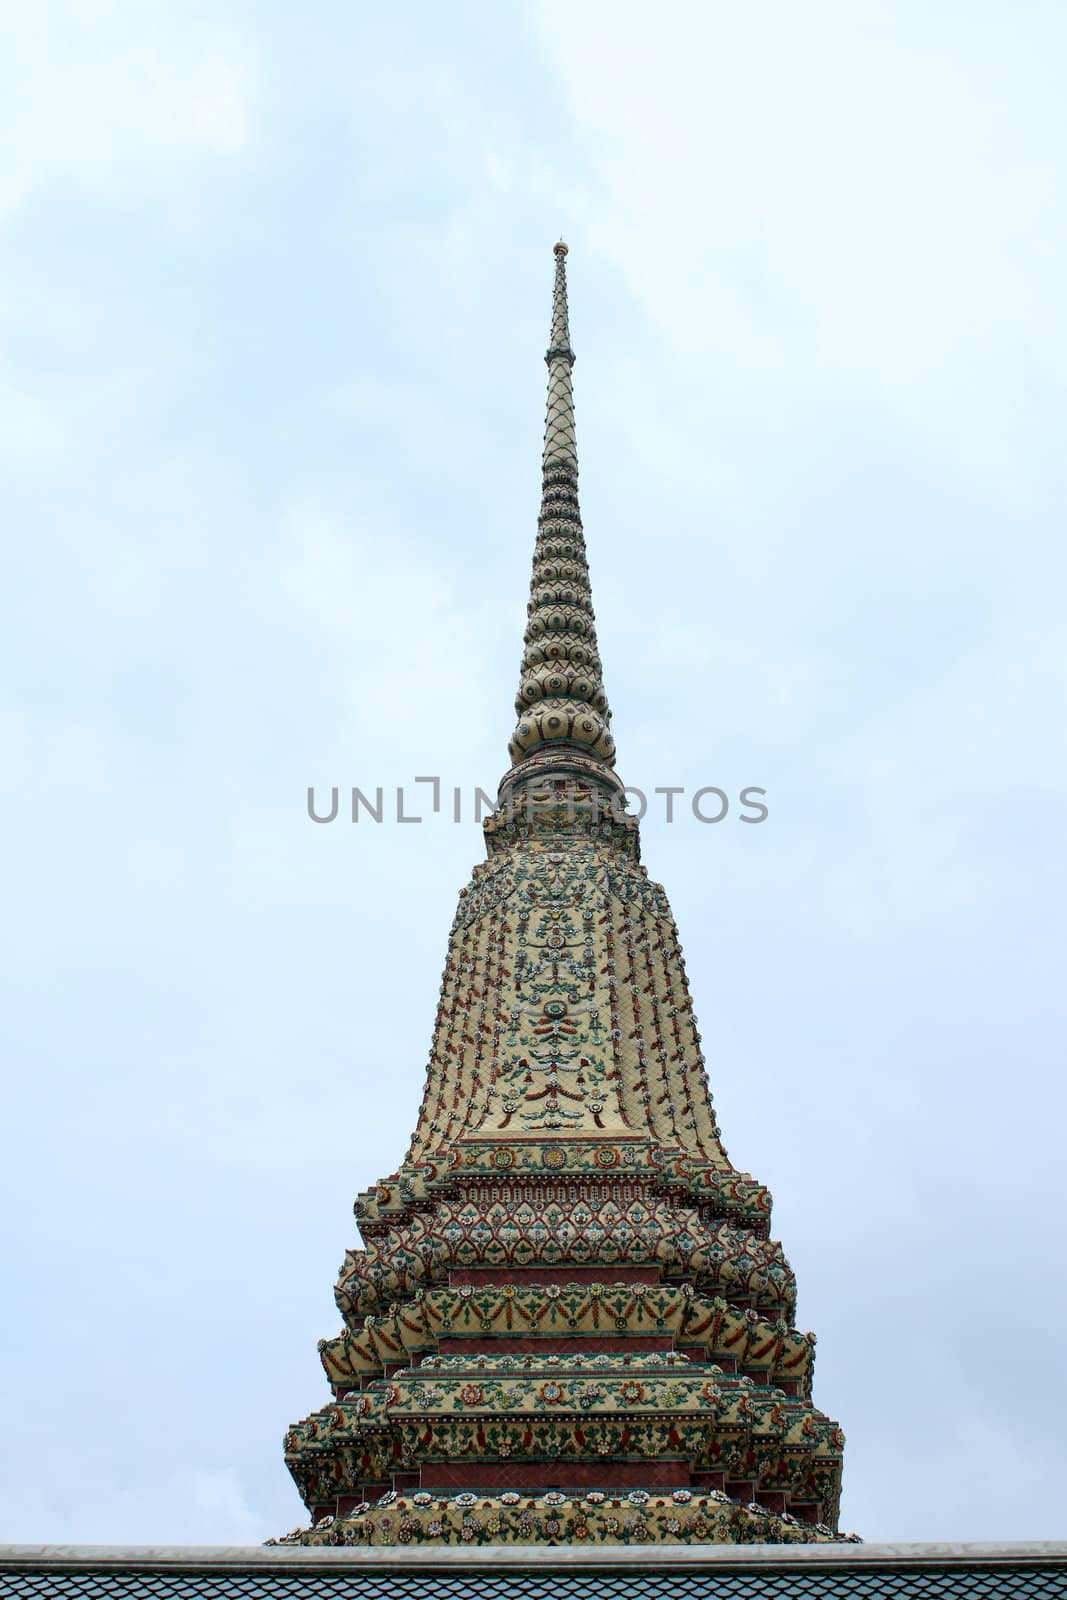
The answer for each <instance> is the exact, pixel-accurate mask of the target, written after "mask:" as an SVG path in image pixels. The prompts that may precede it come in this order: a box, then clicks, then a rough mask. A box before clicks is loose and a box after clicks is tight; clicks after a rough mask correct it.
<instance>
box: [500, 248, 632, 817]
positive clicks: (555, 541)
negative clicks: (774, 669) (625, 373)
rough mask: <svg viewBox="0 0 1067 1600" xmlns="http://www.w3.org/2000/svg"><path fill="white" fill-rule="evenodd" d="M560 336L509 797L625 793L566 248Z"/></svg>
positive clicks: (555, 324)
mask: <svg viewBox="0 0 1067 1600" xmlns="http://www.w3.org/2000/svg"><path fill="white" fill-rule="evenodd" d="M552 249H553V254H554V255H555V257H556V274H555V281H554V283H553V286H552V331H551V333H550V335H549V346H548V350H547V352H546V354H545V361H546V363H547V365H548V406H547V410H546V414H545V448H544V456H543V461H542V470H543V479H542V491H541V515H540V516H539V517H538V519H537V545H536V547H535V549H534V565H533V577H532V579H531V583H530V603H529V605H528V606H527V608H526V609H527V615H528V618H529V620H528V622H527V625H526V634H525V640H524V642H525V645H526V650H525V653H524V655H523V658H522V677H521V681H520V683H519V693H518V697H517V699H516V701H515V709H516V711H517V712H518V713H519V723H518V726H517V727H516V729H515V732H514V734H513V735H512V738H511V743H510V745H509V746H508V752H509V754H510V756H511V759H512V762H513V766H512V768H511V771H510V772H509V773H508V775H507V777H506V778H505V779H504V783H503V785H502V788H505V787H508V786H510V785H512V784H514V783H516V782H520V781H522V780H524V779H526V778H528V777H529V778H533V779H539V778H542V777H544V776H546V775H548V774H553V773H560V772H562V773H571V774H574V773H577V774H580V775H583V776H586V777H590V778H593V779H595V780H596V781H598V782H599V783H601V784H603V785H606V786H607V787H608V788H609V789H619V788H621V781H620V780H619V779H618V778H617V777H616V776H615V774H614V773H613V772H612V770H611V769H612V767H613V766H614V764H615V741H614V740H613V739H612V737H611V732H610V724H611V712H610V711H609V710H608V699H607V695H606V694H605V693H604V683H603V679H602V677H601V665H600V657H599V655H598V654H597V642H596V624H595V622H594V618H593V603H592V597H591V595H590V591H589V568H588V566H587V564H586V559H585V535H584V534H583V532H582V518H581V513H580V512H579V509H578V443H577V437H576V434H575V429H574V394H573V390H572V387H571V370H572V368H573V366H574V351H573V350H572V349H571V336H570V327H569V324H568V315H567V268H566V257H567V246H566V245H565V244H564V242H563V240H562V239H560V241H559V243H558V244H555V245H553V247H552Z"/></svg>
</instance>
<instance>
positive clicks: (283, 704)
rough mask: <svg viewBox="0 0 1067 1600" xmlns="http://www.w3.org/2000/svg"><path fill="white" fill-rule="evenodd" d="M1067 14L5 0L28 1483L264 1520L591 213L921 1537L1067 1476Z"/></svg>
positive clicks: (387, 1110) (622, 725) (722, 1091)
mask: <svg viewBox="0 0 1067 1600" xmlns="http://www.w3.org/2000/svg"><path fill="white" fill-rule="evenodd" d="M1065 54H1067V17H1065V14H1064V12H1063V8H1062V7H1061V6H1058V5H1053V4H1047V5H1046V4H1041V3H1039V0H1022V3H1020V4H1016V5H1013V6H1007V5H995V4H975V3H969V4H967V5H963V4H956V3H952V0H946V3H943V4H941V5H938V6H935V7H931V6H929V5H928V4H920V3H918V0H914V3H912V0H897V3H893V4H889V3H886V4H876V3H866V0H859V3H856V0H849V3H845V0H842V3H839V4H835V3H831V0H814V3H811V4H807V5H804V6H796V5H787V4H785V3H770V4H768V5H765V6H763V7H760V8H756V9H753V8H749V10H748V11H747V12H742V13H739V11H738V8H737V7H736V6H733V5H726V4H718V3H709V4H699V5H698V4H695V3H694V4H670V3H666V4H660V5H658V6H656V7H653V8H650V7H648V6H647V5H636V4H629V3H626V0H613V3H612V4H610V5H608V4H600V3H592V0H571V3H569V4H563V3H562V0H545V3H541V4H530V5H505V4H499V5H494V4H489V3H483V4H475V5H460V6H448V7H439V6H432V5H428V4H419V5H411V6H406V7H391V8H371V7H368V6H366V5H362V4H358V5H352V4H340V3H337V4H329V3H325V0H324V3H321V4H318V5H316V6H314V7H312V8H303V11H302V14H301V15H299V16H298V15H297V14H296V11H295V10H294V8H292V7H283V6H276V5H272V4H267V3H263V4H258V5H257V4H252V3H244V4H242V3H239V0H215V3H212V4H203V3H201V4H188V3H183V4H182V5H178V4H176V3H172V0H166V3H158V4H153V3H149V0H137V3H134V0H129V3H126V4H122V3H119V0H115V3H107V0H83V3H81V4H76V3H73V0H71V3H68V4H59V3H52V0H36V3H35V4H33V5H32V6H28V5H24V4H20V3H15V0H9V3H7V4H0V135H2V145H3V149H4V152H5V156H4V161H3V170H2V171H0V475H2V480H3V483H2V503H3V523H4V544H5V556H6V558H7V559H6V561H5V566H6V567H7V569H8V574H9V575H8V577H7V581H6V583H5V585H4V593H5V600H6V612H7V615H6V619H5V625H4V629H3V636H2V637H3V646H2V648H3V652H4V667H5V671H4V674H3V691H2V696H0V719H2V746H0V747H2V749H3V754H4V768H5V799H6V817H7V821H6V826H5V828H4V832H3V849H4V855H5V860H4V863H3V878H4V883H5V900H6V903H7V906H8V919H7V926H8V935H9V937H8V941H7V954H6V959H5V961H4V964H3V988H4V994H3V1014H4V1018H5V1034H6V1048H5V1052H4V1054H5V1057H6V1068H7V1072H6V1076H7V1082H8V1087H7V1089H6V1091H5V1111H6V1116H5V1119H4V1122H5V1141H4V1142H5V1159H4V1164H3V1165H4V1185H5V1188H6V1189H7V1190H8V1191H9V1194H8V1198H7V1201H6V1208H7V1214H8V1218H9V1222H10V1223H11V1224H12V1226H11V1228H10V1229H9V1236H10V1237H9V1247H8V1248H9V1254H8V1258H7V1261H6V1263H5V1265H4V1276H3V1282H4V1285H5V1290H6V1291H7V1292H6V1295H5V1299H6V1303H7V1309H6V1314H5V1316H4V1319H3V1328H2V1336H0V1337H2V1341H3V1349H2V1353H0V1376H2V1381H3V1384H4V1387H5V1389H6V1391H7V1392H6V1394H5V1396H4V1400H3V1416H4V1419H5V1433H4V1448H3V1451H2V1452H0V1508H2V1510H0V1538H7V1539H15V1540H39V1539H48V1540H73V1541H117V1540H129V1541H148V1540H158V1541H165V1542H194V1541H200V1542H222V1541H249V1542H252V1541H257V1540H260V1539H262V1538H265V1537H267V1536H268V1535H269V1534H272V1533H279V1532H284V1531H285V1530H286V1529H288V1528H289V1527H291V1526H293V1525H294V1524H295V1523H296V1522H297V1521H298V1520H299V1515H300V1513H299V1505H298V1502H297V1499H296V1495H295V1492H294V1491H293V1490H292V1488H291V1487H290V1484H289V1481H288V1477H287V1474H286V1473H285V1469H284V1467H283V1464H282V1458H281V1437H282V1433H283V1431H284V1429H285V1427H286V1425H287V1424H288V1423H289V1422H290V1421H291V1420H293V1419H294V1418H296V1417H298V1416H301V1415H304V1414H306V1412H307V1411H308V1410H310V1409H312V1408H313V1407H314V1406H316V1405H318V1404H319V1403H320V1402H321V1400H322V1399H323V1397H324V1393H325V1391H324V1385H323V1380H322V1377H321V1372H320V1368H319V1364H318V1359H317V1355H316V1350H315V1343H316V1340H317V1339H318V1338H319V1337H320V1336H327V1335H331V1334H332V1333H334V1332H335V1331H336V1327H337V1315H336V1312H335V1310H334V1308H333V1303H332V1285H333V1281H334V1277H335V1274H336V1269H337V1266H338V1263H339V1261H340V1259H341V1254H342V1251H343V1249H344V1247H345V1246H346V1245H350V1244H352V1243H354V1242H355V1229H354V1224H353V1222H352V1218H351V1212H350V1207H351V1202H352V1199H353V1197H354V1195H355V1193H356V1191H357V1190H358V1189H359V1188H361V1187H364V1186H365V1185H366V1184H367V1183H368V1182H370V1181H372V1180H373V1179H375V1178H376V1177H378V1176H379V1175H380V1174H382V1173H384V1172H386V1171H388V1170H391V1169H392V1168H393V1166H394V1165H395V1164H396V1162H397V1161H398V1160H399V1158H400V1157H401V1156H402V1154H403V1151H404V1148H405V1145H406V1142H407V1138H408V1135H409V1133H410V1129H411V1125H412V1122H413V1118H414V1115H415V1111H416V1108H417V1105H418V1102H419V1098H420V1095H421V1086H422V1077H423V1070H424V1063H425V1059H426V1054H427V1050H428V1046H429V1041H430V1028H431V1024H432V1019H433V1014H434V1008H435V1002H436V995H437V987H438V982H439V975H440V970H441V967H442V964H443V959H444V953H445V941H446V936H447V931H448V926H449V923H450V921H451V917H452V913H453V908H454V903H455V896H456V893H457V891H458V889H459V887H460V886H461V884H462V883H463V882H464V881H465V880H466V877H467V875H468V873H469V870H470V867H471V866H472V864H473V863H474V861H475V860H477V859H478V858H479V857H480V855H481V849H482V847H481V842H480V838H479V835H478V833H477V830H476V829H475V828H473V826H468V827H453V826H449V825H447V824H446V823H444V822H443V821H440V820H438V821H436V822H432V823H427V824H425V825H423V826H422V827H418V828H398V827H396V826H393V827H385V826H383V827H381V828H378V829H373V828H370V827H366V826H363V825H361V826H360V827H359V828H358V829H357V828H353V827H352V826H351V825H347V826H346V825H343V824H340V823H339V824H337V825H335V826H333V827H330V828H316V827H314V826H313V825H312V824H311V823H310V822H309V821H308V820H307V817H306V814H305V790H306V786H307V785H308V784H309V783H315V784H317V785H319V786H322V787H324V788H326V787H328V786H329V785H330V784H333V783H338V784H342V785H347V784H353V783H358V784H362V785H363V786H364V787H366V786H373V785H375V784H377V783H383V784H388V783H392V782H399V781H403V780H409V779H410V778H411V777H413V776H414V775H415V774H416V773H439V774H441V775H442V777H443V779H444V781H445V782H446V783H449V784H452V783H455V784H461V785H463V786H464V787H465V788H466V789H468V790H469V789H471V788H473V786H474V785H475V784H481V785H483V786H484V787H487V788H489V787H492V786H493V785H495V783H496V781H497V779H498V778H499V776H500V774H501V772H502V770H503V768H504V765H505V762H506V754H505V745H506V740H507V737H508V734H509V732H510V728H511V723H512V710H511V702H512V698H513V694H514V689H515V684H516V680H517V668H518V660H519V654H520V647H521V646H520V641H521V631H522V618H523V614H524V608H525V591H526V584H527V578H528V567H529V557H530V550H531V547H532V540H533V533H534V522H535V516H536V510H537V494H538V468H539V449H540V436H541V428H542V408H543V390H544V366H543V363H542V360H541V358H542V355H543V351H544V346H545V342H546V335H547V326H548V302H549V288H550V280H551V270H552V257H551V248H550V247H551V244H552V242H553V241H554V240H555V239H556V238H557V237H558V236H559V235H560V234H561V233H562V234H564V235H565V236H566V237H567V239H568V241H569V243H570V246H571V255H570V261H569V265H570V280H571V310H572V333H573V340H574V344H575V348H576V349H577V352H578V365H577V368H576V373H575V387H576V396H577V404H578V422H579V447H580V453H581V459H582V494H583V513H584V517H585V522H586V529H587V537H588V541H589V548H590V560H591V565H592V572H593V586H594V596H595V599H596V603H597V609H598V617H599V623H600V638H601V652H602V655H603V658H604V663H605V674H606V681H607V687H608V691H609V694H610V697H611V702H612V706H613V709H614V712H615V732H616V735H617V740H618V746H619V751H620V758H619V762H620V770H621V771H622V773H623V775H624V776H625V777H626V778H627V780H628V781H630V782H632V783H637V784H642V785H644V786H646V787H651V786H652V785H654V784H666V783H672V782H673V783H681V784H686V785H688V787H689V788H690V789H693V788H696V787H698V786H699V785H701V784H712V783H715V784H721V785H722V786H723V787H725V788H727V789H728V790H730V791H731V792H733V791H736V790H737V789H739V788H740V787H741V786H742V785H744V784H747V783H751V784H760V785H762V786H764V787H765V788H766V789H767V790H768V792H769V803H770V806H771V815H770V818H769V820H768V822H767V823H766V824H765V825H764V826H763V827H760V828H745V827H742V826H740V825H735V824H734V823H733V822H732V820H731V821H728V822H726V823H724V824H722V825H721V826H720V827H718V828H702V827H699V826H698V825H696V824H694V823H692V822H688V823H686V824H679V825H676V826H675V827H673V828H668V827H666V826H665V825H664V824H663V822H662V821H661V820H650V821H649V822H648V824H646V828H645V860H646V862H647V864H648V866H649V868H650V870H651V871H652V873H653V875H654V876H656V877H658V878H660V879H662V881H663V882H664V883H665V885H666V887H667V890H668V893H669V895H670V898H671V901H672V904H673V906H674V910H675V913H676V916H677V918H678V922H679V926H680V929H681V934H682V939H683V942H684V945H685V948H686V952H687V960H688V965H689V971H690V975H691V979H692V982H693V988H694V992H695V997H696V1000H697V1005H698V1014H699V1016H700V1019H701V1026H702V1031H703V1034H704V1038H705V1046H706V1049H707V1053H708V1056H709V1063H710V1071H711V1076H712V1086H713V1089H714V1092H715V1095H716V1099H717V1102H718V1106H719V1111H720V1116H721V1120H722V1123H723V1127H724V1131H725V1136H726V1141H727V1145H728V1147H729V1149H730V1152H731V1155H732V1156H733V1157H734V1159H735V1160H736V1161H737V1162H738V1164H739V1165H741V1166H743V1167H745V1168H747V1169H749V1170H751V1171H752V1172H754V1173H755V1174H756V1175H757V1176H758V1177H759V1178H760V1179H762V1180H763V1181H765V1182H766V1183H767V1184H769V1186H770V1187H771V1189H772V1191H773V1193H774V1195H775V1197H776V1229H777V1232H778V1233H779V1235H780V1237H781V1238H782V1239H783V1241H784V1243H785V1246H786V1250H787V1252H788V1254H789V1256H790V1258H791V1260H792V1263H793V1265H794V1267H795V1269H796V1271H797V1273H798V1277H799V1282H800V1314H799V1315H800V1322H801V1325H802V1326H804V1327H809V1326H810V1327H813V1328H815V1329H816V1330H817V1332H818V1334H819V1338H820V1344H819V1363H818V1372H817V1380H816V1381H817V1388H816V1398H817V1400H818V1402H819V1403H820V1404H821V1405H822V1407H823V1408H824V1409H825V1410H827V1411H828V1412H830V1413H831V1414H833V1415H834V1416H837V1417H838V1418H840V1420H841V1422H842V1424H843V1426H844V1428H845V1431H846V1433H847V1435H848V1441H849V1442H848V1446H847V1450H846V1470H845V1511H844V1522H845V1525H846V1526H848V1527H854V1528H856V1529H857V1530H858V1531H859V1532H861V1533H862V1534H863V1535H864V1536H865V1537H867V1538H868V1539H933V1538H947V1539H957V1538H963V1539H967V1538H970V1539H980V1538H994V1537H1002V1538H1012V1537H1016V1538H1025V1537H1032V1536H1033V1537H1036V1536H1043V1537H1055V1536H1057V1535H1062V1533H1063V1511H1062V1496H1061V1488H1060V1486H1061V1484H1062V1480H1063V1474H1064V1469H1065V1466H1067V1462H1065V1460H1064V1457H1063V1437H1064V1422H1065V1416H1064V1410H1065V1407H1064V1399H1063V1396H1064V1376H1065V1375H1064V1370H1063V1369H1064V1360H1063V1356H1062V1353H1061V1351H1060V1348H1059V1339H1058V1329H1059V1327H1060V1325H1061V1324H1062V1322H1063V1320H1064V1316H1065V1314H1067V1291H1065V1286H1064V1272H1063V1239H1062V1231H1063V1203H1062V1195H1061V1182H1060V1180H1059V1179H1057V1178H1056V1176H1055V1174H1056V1172H1057V1171H1061V1170H1062V1143H1063V1133H1062V1124H1063V1115H1064V1106H1065V1101H1067V1095H1065V1091H1064V1086H1063V1035H1064V1005H1063V988H1064V985H1063V977H1062V973H1063V955H1064V949H1063V941H1064V914H1063V899H1064V889H1065V877H1067V851H1065V848H1064V827H1063V816H1064V805H1065V801H1067V748H1065V746H1067V740H1065V734H1064V726H1065V722H1064V690H1065V687H1067V652H1065V647H1064V629H1063V604H1064V602H1063V595H1064V587H1065V579H1067V572H1065V561H1064V556H1063V514H1062V506H1063V501H1064V489H1065V476H1067V474H1065V470H1064V452H1063V436H1064V390H1065V377H1067V313H1065V310H1064V295H1063V288H1062V283H1063V261H1064V257H1065V245H1067V219H1065V214H1064V200H1063V196H1064V193H1065V172H1064V167H1065V145H1067V129H1065V121H1067V117H1065V111H1064V103H1063V95H1062V62H1063V60H1064V59H1065Z"/></svg>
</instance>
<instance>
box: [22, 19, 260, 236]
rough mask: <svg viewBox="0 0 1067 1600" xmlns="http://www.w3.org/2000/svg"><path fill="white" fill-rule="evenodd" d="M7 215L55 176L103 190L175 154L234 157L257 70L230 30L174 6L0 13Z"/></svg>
mask: <svg viewBox="0 0 1067 1600" xmlns="http://www.w3.org/2000/svg"><path fill="white" fill-rule="evenodd" d="M0 62H2V63H3V66H2V67H0V108H2V109H0V139H2V141H3V145H4V149H5V151H6V159H5V162H4V170H3V175H2V177H0V219H3V218H5V217H9V216H10V215H11V214H12V213H13V212H15V211H16V210H17V209H18V208H19V206H20V205H22V204H23V203H24V202H25V201H26V200H27V199H28V198H29V197H30V196H31V195H32V194H34V193H36V192H38V191H39V190H41V189H42V188H44V187H46V186H47V185H48V184H50V183H54V182H56V181H60V180H71V181H73V182H75V183H77V184H81V185H87V186H90V187H92V186H99V185H100V184H101V183H102V182H103V181H105V180H107V179H111V178H113V177H114V176H115V175H116V174H125V175H129V174H130V173H131V172H139V171H143V170H144V169H145V168H146V167H149V166H150V167H152V168H153V169H154V174H155V178H156V181H157V182H158V181H160V179H161V177H162V174H161V172H160V169H159V163H160V160H161V158H162V157H165V156H167V155H170V154H173V153H175V152H188V153H198V152H199V153H209V154H210V153H215V154H222V155H232V154H234V153H236V152H237V151H240V150H241V149H243V148H244V146H245V145H246V144H247V142H248V139H249V137H250V131H251V122H250V119H251V110H250V96H251V65H250V60H249V56H248V51H247V48H246V46H245V45H244V44H243V43H242V42H239V41H238V40H237V39H235V38H234V37H233V36H232V34H229V33H227V32H226V31H225V30H223V29H220V28H215V29H213V30H205V29H204V28H203V27H202V26H200V27H198V26H196V25H195V24H187V23H186V20H185V18H184V14H181V15H179V14H177V13H174V12H171V13H168V11H167V9H166V8H165V7H163V8H161V7H158V6H135V5H130V4H114V5H108V6H104V5H98V4H97V5H91V6H88V5H84V4H83V5H72V4H69V3H64V0H42V3H40V4H38V5H34V6H8V7H5V8H4V11H3V13H2V16H0Z"/></svg>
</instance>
